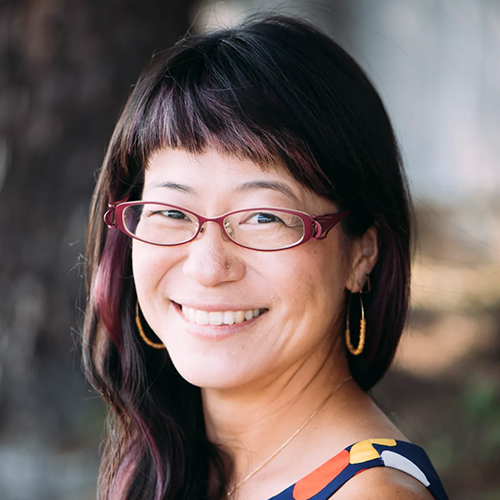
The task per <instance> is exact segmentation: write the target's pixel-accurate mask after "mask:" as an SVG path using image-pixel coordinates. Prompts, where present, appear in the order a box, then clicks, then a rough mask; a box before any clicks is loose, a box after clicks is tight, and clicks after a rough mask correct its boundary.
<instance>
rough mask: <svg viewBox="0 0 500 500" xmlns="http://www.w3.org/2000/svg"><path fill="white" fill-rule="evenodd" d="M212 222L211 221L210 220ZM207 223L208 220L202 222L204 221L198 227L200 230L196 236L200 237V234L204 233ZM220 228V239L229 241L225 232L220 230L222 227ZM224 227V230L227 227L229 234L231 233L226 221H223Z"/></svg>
mask: <svg viewBox="0 0 500 500" xmlns="http://www.w3.org/2000/svg"><path fill="white" fill-rule="evenodd" d="M212 222H213V221H212ZM207 224H208V222H204V223H203V224H202V225H201V227H200V232H199V233H198V237H200V235H201V234H203V233H204V231H205V229H206V228H207ZM217 225H219V224H217ZM220 229H221V234H222V239H223V240H224V241H229V238H228V237H227V234H226V233H225V232H224V231H223V230H222V227H221V228H220ZM224 229H225V230H226V231H228V229H229V231H228V233H229V234H231V232H230V231H231V226H229V225H228V223H227V222H226V223H224Z"/></svg>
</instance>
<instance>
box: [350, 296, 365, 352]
mask: <svg viewBox="0 0 500 500" xmlns="http://www.w3.org/2000/svg"><path fill="white" fill-rule="evenodd" d="M351 295H352V294H351V293H349V301H348V302H347V317H346V328H345V343H346V346H347V349H348V351H349V352H350V353H351V354H352V355H353V356H359V355H360V354H361V353H362V352H363V349H364V348H365V341H366V320H365V309H364V307H363V299H362V298H361V295H362V294H361V293H360V294H359V304H360V306H361V319H360V320H359V340H358V347H356V348H355V347H354V346H353V345H352V342H351V330H350V328H349V313H350V309H351Z"/></svg>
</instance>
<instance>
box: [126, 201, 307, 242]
mask: <svg viewBox="0 0 500 500" xmlns="http://www.w3.org/2000/svg"><path fill="white" fill-rule="evenodd" d="M123 222H124V225H125V227H126V229H127V231H128V232H129V233H131V234H133V235H134V236H136V237H137V238H139V239H141V240H143V241H146V242H149V243H153V244H157V245H178V244H181V243H185V242H187V241H189V240H190V239H192V238H193V236H194V235H195V234H196V232H197V231H198V228H199V224H200V223H199V220H198V218H197V217H196V215H195V214H192V213H190V212H188V211H183V210H180V209H179V208H177V207H171V206H168V205H163V204H157V203H143V204H138V205H131V206H128V207H126V208H125V210H124V212H123ZM223 224H224V230H225V232H226V234H227V236H228V237H229V238H230V239H231V240H233V241H234V242H235V243H238V244H240V245H243V246H246V247H249V248H253V249H256V250H276V249H280V248H287V247H289V246H292V245H295V244H296V243H298V242H300V241H301V240H302V238H303V237H304V222H303V220H302V219H301V218H300V217H298V216H297V215H295V214H291V213H288V212H284V211H282V210H277V209H272V210H269V209H255V210H247V211H244V212H236V213H232V214H229V215H228V216H227V217H225V219H224V222H223Z"/></svg>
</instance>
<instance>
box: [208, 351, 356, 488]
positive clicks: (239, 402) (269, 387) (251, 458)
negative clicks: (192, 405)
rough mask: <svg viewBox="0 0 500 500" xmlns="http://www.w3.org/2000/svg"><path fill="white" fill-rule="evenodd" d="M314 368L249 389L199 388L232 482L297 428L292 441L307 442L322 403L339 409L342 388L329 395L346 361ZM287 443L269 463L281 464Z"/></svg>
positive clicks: (317, 422)
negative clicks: (230, 463) (230, 468)
mask: <svg viewBox="0 0 500 500" xmlns="http://www.w3.org/2000/svg"><path fill="white" fill-rule="evenodd" d="M335 358H336V361H338V360H339V358H338V357H335ZM313 366H315V367H316V368H315V369H313V368H312V367H313ZM317 366H318V364H317V363H310V364H308V363H305V364H303V365H301V366H300V367H292V368H291V369H290V370H289V371H288V372H287V373H282V374H281V376H280V377H278V378H275V379H268V380H266V381H262V382H261V383H260V384H253V385H252V386H251V387H250V386H248V387H238V388H237V389H234V390H215V389H204V390H203V404H204V411H205V420H206V425H207V433H208V436H209V437H210V439H211V440H212V441H214V442H216V443H218V444H219V445H222V446H223V447H224V448H225V449H226V450H227V451H229V453H230V455H231V456H232V458H233V463H234V472H235V478H236V479H235V483H236V484H237V483H238V482H239V481H241V480H242V479H243V478H245V477H246V476H247V475H248V474H249V473H251V472H252V471H253V470H254V469H255V468H256V467H259V466H260V465H261V464H262V463H263V462H265V461H266V460H268V459H269V457H270V456H272V454H273V453H274V452H275V451H276V450H278V449H280V447H281V446H282V445H283V444H284V443H286V442H287V440H288V439H289V438H290V437H291V436H293V435H294V433H295V432H296V431H297V430H298V429H300V434H297V435H296V436H294V437H293V440H294V443H295V442H296V441H299V442H301V441H304V440H307V439H308V436H309V435H310V427H312V428H316V427H317V426H318V425H320V423H321V421H322V418H321V414H322V413H324V411H323V405H324V406H328V407H329V408H330V409H332V408H335V407H337V408H339V407H341V406H342V400H343V396H342V390H341V388H340V387H339V390H338V391H336V392H335V394H332V391H333V390H334V389H335V388H336V387H337V386H339V384H341V383H342V382H343V381H345V380H346V378H347V377H348V376H349V371H348V367H347V362H345V363H342V362H339V363H336V364H335V365H334V364H333V363H331V362H330V363H327V362H326V361H325V362H324V363H322V364H321V368H320V369H319V370H318V368H317ZM330 396H331V397H330ZM316 410H318V411H317V414H316V413H315V412H316ZM311 416H312V418H311V421H310V422H309V421H308V419H309V418H310V417H311ZM306 422H307V424H306V425H305V426H304V427H303V428H301V426H302V425H303V424H304V423H306ZM291 445H292V443H290V445H288V444H287V445H286V448H283V449H282V450H280V451H279V456H278V455H277V456H276V458H273V459H272V461H273V464H278V463H279V462H280V460H279V459H280V457H281V456H285V455H286V450H287V449H288V447H289V446H290V447H291ZM269 465H271V463H270V462H269ZM266 469H268V466H267V465H266ZM259 475H261V474H260V473H259Z"/></svg>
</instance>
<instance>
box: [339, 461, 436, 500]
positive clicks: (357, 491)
mask: <svg viewBox="0 0 500 500" xmlns="http://www.w3.org/2000/svg"><path fill="white" fill-rule="evenodd" d="M333 498H335V500H434V497H433V496H432V495H431V494H430V493H429V490H428V489H427V488H426V487H425V486H424V485H423V484H422V483H420V482H419V481H417V480H416V479H415V478H413V477H412V476H410V475H409V474H406V473H405V472H401V471H399V470H397V469H392V468H390V467H374V468H373V469H368V470H365V471H363V472H361V473H359V474H357V475H356V476H355V477H353V478H352V479H351V480H350V481H348V482H347V483H346V484H345V485H344V486H342V488H341V489H340V490H339V491H338V492H337V493H335V494H334V495H333V497H332V500H333Z"/></svg>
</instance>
